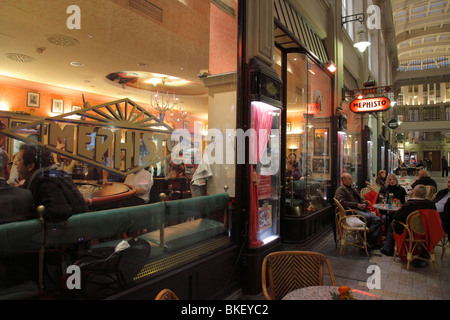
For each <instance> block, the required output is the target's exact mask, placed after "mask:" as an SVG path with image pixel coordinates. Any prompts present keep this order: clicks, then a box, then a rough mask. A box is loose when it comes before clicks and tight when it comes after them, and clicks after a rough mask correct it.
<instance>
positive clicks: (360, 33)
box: [341, 13, 371, 53]
mask: <svg viewBox="0 0 450 320" xmlns="http://www.w3.org/2000/svg"><path fill="white" fill-rule="evenodd" d="M364 20H365V15H364V13H356V14H352V15H349V16H345V17H342V18H341V26H343V25H344V24H346V23H347V22H353V21H359V22H361V26H360V27H359V28H357V30H356V41H355V44H354V45H353V46H354V47H355V48H357V49H358V50H359V52H361V53H362V52H364V51H366V49H367V47H368V46H370V44H371V43H370V42H369V41H367V31H366V28H364Z"/></svg>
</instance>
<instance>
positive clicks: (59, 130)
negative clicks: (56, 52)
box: [2, 99, 174, 175]
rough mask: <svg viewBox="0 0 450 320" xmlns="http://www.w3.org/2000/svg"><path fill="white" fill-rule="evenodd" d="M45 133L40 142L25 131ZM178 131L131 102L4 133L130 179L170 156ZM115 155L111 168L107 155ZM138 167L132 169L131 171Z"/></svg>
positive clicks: (32, 124) (87, 110) (81, 111)
mask: <svg viewBox="0 0 450 320" xmlns="http://www.w3.org/2000/svg"><path fill="white" fill-rule="evenodd" d="M29 129H33V130H34V131H35V132H39V134H38V136H39V138H38V140H37V141H36V140H35V139H31V137H28V136H27V135H25V134H23V130H29ZM173 131H174V130H173V128H172V127H171V126H169V125H168V124H166V123H164V122H163V121H161V120H160V119H159V118H158V117H155V116H154V115H152V114H150V113H149V112H148V111H147V110H145V109H144V108H142V107H141V106H139V105H138V104H136V103H134V102H133V101H131V100H129V99H122V100H117V101H113V102H109V103H105V104H101V105H98V106H95V107H88V108H83V109H81V110H77V111H74V112H70V113H66V114H62V115H59V116H56V117H51V118H45V119H42V120H37V121H34V122H30V123H25V124H23V125H19V126H16V127H12V128H8V129H6V130H4V131H2V134H4V135H6V136H9V137H11V138H13V139H17V140H21V141H23V142H25V143H30V144H34V145H37V146H39V147H44V148H46V149H48V150H50V151H51V152H54V153H56V154H59V155H62V156H65V157H68V158H70V159H74V160H77V161H82V162H84V163H87V164H90V165H92V166H95V167H97V168H100V169H103V170H106V171H109V172H112V173H115V174H119V175H127V174H129V173H132V172H136V171H138V170H140V169H141V168H143V167H147V166H152V165H153V164H156V163H158V162H160V161H163V160H165V159H167V158H168V157H170V154H171V151H172V148H173V143H172V140H171V135H172V132H173ZM106 154H108V155H109V156H110V158H111V159H110V163H111V165H109V166H106V164H105V163H104V159H103V158H104V155H106ZM132 167H134V168H133V169H132V170H130V168H132Z"/></svg>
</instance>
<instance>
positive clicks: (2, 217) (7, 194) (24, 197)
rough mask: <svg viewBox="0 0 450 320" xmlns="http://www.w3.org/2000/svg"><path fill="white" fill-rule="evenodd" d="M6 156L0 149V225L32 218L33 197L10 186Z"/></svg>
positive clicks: (27, 192) (28, 192) (7, 158)
mask: <svg viewBox="0 0 450 320" xmlns="http://www.w3.org/2000/svg"><path fill="white" fill-rule="evenodd" d="M8 163H9V156H8V154H7V153H6V152H5V151H3V150H2V149H1V148H0V208H1V210H0V224H3V223H8V222H13V221H20V220H27V219H31V218H33V213H34V210H33V195H32V194H31V192H30V191H29V190H25V189H22V188H19V187H14V186H10V185H9V184H8V182H7V181H6V179H7V178H8Z"/></svg>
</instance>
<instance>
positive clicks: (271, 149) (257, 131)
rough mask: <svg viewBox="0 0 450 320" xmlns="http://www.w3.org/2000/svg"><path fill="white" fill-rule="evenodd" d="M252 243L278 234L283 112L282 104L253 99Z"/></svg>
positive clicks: (272, 237) (258, 244)
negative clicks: (281, 115) (275, 104)
mask: <svg viewBox="0 0 450 320" xmlns="http://www.w3.org/2000/svg"><path fill="white" fill-rule="evenodd" d="M251 113H252V127H251V143H250V151H251V152H250V163H251V164H252V165H251V187H250V188H251V204H250V216H251V232H250V247H252V248H254V247H260V246H262V245H264V244H266V243H268V242H270V241H271V240H273V239H276V238H278V236H279V234H280V231H279V223H278V217H279V215H278V213H279V211H280V172H279V171H280V170H279V168H280V161H279V159H280V134H279V131H280V130H279V129H280V114H281V110H280V109H279V108H278V107H275V106H271V105H269V104H267V103H264V102H260V101H253V102H252V103H251Z"/></svg>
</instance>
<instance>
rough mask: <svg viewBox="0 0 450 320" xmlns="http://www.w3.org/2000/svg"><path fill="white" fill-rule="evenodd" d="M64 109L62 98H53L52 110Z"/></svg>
mask: <svg viewBox="0 0 450 320" xmlns="http://www.w3.org/2000/svg"><path fill="white" fill-rule="evenodd" d="M63 111H64V100H60V99H53V102H52V112H54V113H63Z"/></svg>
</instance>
